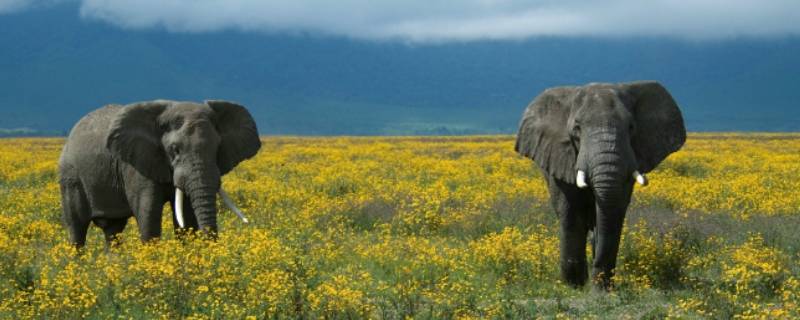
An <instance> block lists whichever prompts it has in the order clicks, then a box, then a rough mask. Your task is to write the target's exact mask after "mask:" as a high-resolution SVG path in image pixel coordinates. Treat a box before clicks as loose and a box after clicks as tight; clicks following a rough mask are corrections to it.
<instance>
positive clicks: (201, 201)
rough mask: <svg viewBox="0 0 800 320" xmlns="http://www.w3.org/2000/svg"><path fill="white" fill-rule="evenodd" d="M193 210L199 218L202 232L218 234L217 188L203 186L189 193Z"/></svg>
mask: <svg viewBox="0 0 800 320" xmlns="http://www.w3.org/2000/svg"><path fill="white" fill-rule="evenodd" d="M189 195H190V196H189V197H190V200H191V202H192V209H194V213H195V215H196V216H197V223H198V226H199V227H200V230H202V231H204V232H211V233H216V232H217V203H216V202H217V201H216V200H217V188H215V187H208V186H201V187H197V188H192V189H191V190H190V191H189Z"/></svg>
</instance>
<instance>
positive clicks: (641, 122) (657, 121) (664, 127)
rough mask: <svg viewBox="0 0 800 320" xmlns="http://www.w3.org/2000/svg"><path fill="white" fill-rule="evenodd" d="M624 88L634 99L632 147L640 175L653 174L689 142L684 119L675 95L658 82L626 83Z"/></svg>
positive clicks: (623, 85)
mask: <svg viewBox="0 0 800 320" xmlns="http://www.w3.org/2000/svg"><path fill="white" fill-rule="evenodd" d="M622 87H623V89H624V90H626V92H627V93H628V94H629V95H631V97H633V99H634V102H633V103H634V108H633V114H634V118H635V120H636V132H635V134H634V135H633V139H632V145H633V150H634V152H635V153H636V160H637V162H638V164H639V172H642V173H646V172H650V171H651V170H653V169H654V168H655V167H656V166H657V165H658V164H659V163H661V161H663V160H664V159H665V158H666V157H667V156H669V155H670V154H671V153H673V152H675V151H678V149H680V148H681V147H682V146H683V144H684V142H686V128H685V127H684V124H683V116H682V115H681V110H680V109H679V108H678V104H676V103H675V100H674V99H673V98H672V95H670V94H669V92H668V91H667V89H665V88H664V86H662V85H661V84H660V83H658V82H656V81H640V82H631V83H624V84H622Z"/></svg>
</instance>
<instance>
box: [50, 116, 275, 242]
mask: <svg viewBox="0 0 800 320" xmlns="http://www.w3.org/2000/svg"><path fill="white" fill-rule="evenodd" d="M260 148H261V140H260V139H259V135H258V129H257V127H256V123H255V121H254V120H253V118H252V116H251V115H250V113H249V112H248V111H247V109H246V108H245V107H243V106H241V105H239V104H236V103H233V102H227V101H221V100H209V101H205V103H194V102H181V101H170V100H154V101H146V102H138V103H133V104H129V105H125V106H121V105H107V106H105V107H102V108H100V109H97V110H95V111H92V112H91V113H89V114H87V115H86V116H84V117H83V118H82V119H81V120H80V121H78V123H77V124H76V125H75V126H74V127H73V128H72V130H71V131H70V134H69V136H68V137H67V140H66V143H65V145H64V147H63V150H62V153H61V158H60V160H59V174H60V179H59V183H60V188H61V205H62V213H63V217H62V218H63V221H64V224H65V225H66V227H67V229H68V231H69V237H70V241H71V242H72V244H73V245H74V246H76V247H77V248H82V247H83V246H84V245H85V243H86V233H87V230H88V228H89V225H90V223H91V222H94V224H95V225H97V226H98V227H100V228H101V229H102V230H103V233H104V234H105V240H106V242H107V243H108V244H111V243H112V241H113V240H114V239H115V237H116V236H117V235H118V234H119V233H120V232H122V231H123V229H124V228H125V225H126V224H127V221H128V219H129V218H130V217H131V216H133V217H134V218H135V219H136V222H137V224H138V228H139V235H140V238H141V240H142V241H145V242H146V241H149V240H151V239H154V238H158V237H160V236H161V218H162V213H163V212H162V211H163V207H164V204H166V203H167V201H169V202H170V203H171V207H172V211H173V212H174V213H175V215H174V217H173V225H174V226H175V230H176V232H181V231H182V230H196V231H198V232H200V234H201V235H204V236H209V237H211V238H214V237H216V233H217V208H216V195H217V193H219V194H220V196H221V198H222V199H223V202H224V203H225V204H226V205H228V206H230V207H231V210H233V211H234V212H235V213H237V214H238V215H240V217H242V218H243V220H245V222H247V220H246V219H245V218H244V217H243V215H242V214H241V211H240V210H239V209H238V208H236V207H235V205H233V202H232V201H231V199H230V197H229V196H228V195H227V193H225V191H224V190H222V189H221V177H222V175H225V174H226V173H228V172H230V171H231V170H232V169H233V168H234V167H236V165H238V164H239V163H240V162H241V161H244V160H245V159H248V158H251V157H253V156H255V155H256V153H257V152H258V150H259V149H260ZM184 200H186V202H188V203H189V205H187V206H185V207H184Z"/></svg>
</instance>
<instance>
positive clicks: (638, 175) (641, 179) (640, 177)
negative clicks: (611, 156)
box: [633, 171, 648, 186]
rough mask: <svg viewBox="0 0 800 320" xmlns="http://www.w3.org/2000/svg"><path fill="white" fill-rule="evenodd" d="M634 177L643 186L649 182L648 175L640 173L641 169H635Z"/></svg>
mask: <svg viewBox="0 0 800 320" xmlns="http://www.w3.org/2000/svg"><path fill="white" fill-rule="evenodd" d="M633 178H634V179H636V182H638V183H639V184H641V185H643V186H646V185H647V182H648V181H647V177H645V176H644V175H643V174H641V173H639V171H634V172H633Z"/></svg>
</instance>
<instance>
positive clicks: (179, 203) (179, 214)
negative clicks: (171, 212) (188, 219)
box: [175, 188, 184, 228]
mask: <svg viewBox="0 0 800 320" xmlns="http://www.w3.org/2000/svg"><path fill="white" fill-rule="evenodd" d="M175 220H178V226H180V227H181V228H183V226H184V224H183V191H181V189H178V188H175Z"/></svg>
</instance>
